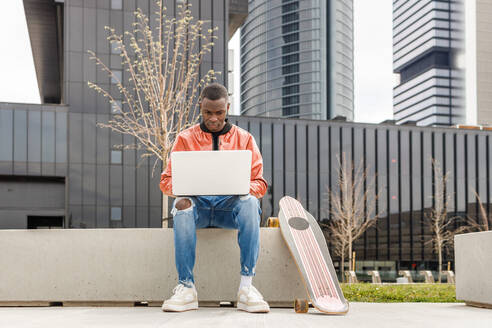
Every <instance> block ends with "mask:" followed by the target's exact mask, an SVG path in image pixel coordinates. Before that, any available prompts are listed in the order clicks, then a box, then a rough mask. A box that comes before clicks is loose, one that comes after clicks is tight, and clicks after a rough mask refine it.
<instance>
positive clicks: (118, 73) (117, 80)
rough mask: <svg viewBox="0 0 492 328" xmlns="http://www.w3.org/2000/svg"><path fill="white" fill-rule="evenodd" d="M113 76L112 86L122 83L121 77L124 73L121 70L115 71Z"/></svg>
mask: <svg viewBox="0 0 492 328" xmlns="http://www.w3.org/2000/svg"><path fill="white" fill-rule="evenodd" d="M112 71H113V75H114V76H111V83H112V84H118V83H120V82H121V76H122V72H121V70H119V69H113V70H112Z"/></svg>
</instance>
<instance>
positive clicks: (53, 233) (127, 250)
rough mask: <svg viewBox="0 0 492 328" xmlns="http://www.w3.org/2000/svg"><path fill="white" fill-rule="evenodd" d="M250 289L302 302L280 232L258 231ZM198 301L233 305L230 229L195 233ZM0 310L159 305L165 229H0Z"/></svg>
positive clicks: (172, 279)
mask: <svg viewBox="0 0 492 328" xmlns="http://www.w3.org/2000/svg"><path fill="white" fill-rule="evenodd" d="M260 236H261V249H260V254H259V261H258V264H257V268H256V277H255V278H254V279H253V284H254V285H255V286H256V287H257V288H258V289H259V290H260V291H261V292H262V293H263V295H264V297H265V299H266V300H267V301H269V302H270V303H271V305H272V306H273V307H274V306H285V305H289V306H291V305H292V304H293V301H294V299H295V298H306V296H307V294H306V291H305V289H304V285H303V283H302V280H301V278H300V276H299V273H298V271H297V267H296V264H295V262H294V261H293V260H292V258H291V255H290V253H289V250H288V249H287V247H286V245H285V243H284V241H283V239H282V236H281V234H280V229H278V228H261V233H260ZM197 237H198V238H197V261H196V265H195V280H196V287H197V290H198V297H199V301H200V302H202V303H203V304H205V303H206V302H220V301H227V302H235V301H236V293H237V288H238V286H239V270H240V266H239V247H238V245H237V231H235V230H225V229H201V230H198V232H197ZM0 249H1V250H2V256H0V267H1V268H2V270H0V305H2V304H3V305H15V304H24V303H25V302H31V303H32V304H39V305H42V304H44V303H43V302H64V304H69V303H70V302H72V304H77V303H80V302H119V303H121V302H129V303H133V302H148V303H149V304H151V303H152V304H154V305H160V303H162V300H164V299H166V298H168V297H169V296H170V295H171V292H172V289H173V287H174V286H176V284H177V273H176V269H175V265H174V245H173V231H172V229H167V228H165V229H66V230H0Z"/></svg>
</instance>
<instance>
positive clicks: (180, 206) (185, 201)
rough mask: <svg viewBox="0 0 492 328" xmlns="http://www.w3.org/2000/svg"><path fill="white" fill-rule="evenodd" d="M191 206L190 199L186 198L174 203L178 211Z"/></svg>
mask: <svg viewBox="0 0 492 328" xmlns="http://www.w3.org/2000/svg"><path fill="white" fill-rule="evenodd" d="M190 206H191V201H190V200H189V199H188V198H182V199H180V200H178V202H177V203H176V209H177V210H178V211H182V210H185V209H187V208H189V207H190Z"/></svg>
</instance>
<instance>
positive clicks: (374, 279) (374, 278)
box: [368, 270, 382, 284]
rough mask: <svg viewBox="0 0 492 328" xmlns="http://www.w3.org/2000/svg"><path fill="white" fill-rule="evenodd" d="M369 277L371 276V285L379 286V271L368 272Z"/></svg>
mask: <svg viewBox="0 0 492 328" xmlns="http://www.w3.org/2000/svg"><path fill="white" fill-rule="evenodd" d="M368 273H369V275H370V276H371V279H372V283H373V284H381V283H382V282H381V276H380V275H379V271H377V270H372V271H369V272H368Z"/></svg>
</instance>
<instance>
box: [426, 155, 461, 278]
mask: <svg viewBox="0 0 492 328" xmlns="http://www.w3.org/2000/svg"><path fill="white" fill-rule="evenodd" d="M432 169H433V173H434V196H433V198H434V206H433V207H432V209H431V210H430V212H428V213H427V215H426V216H425V218H426V224H427V225H428V226H429V228H430V229H431V231H432V238H431V239H430V240H429V241H427V242H426V244H432V245H433V247H434V251H435V252H436V253H437V256H438V260H439V282H441V276H442V251H443V248H444V247H446V246H448V245H450V244H451V243H452V242H453V238H454V232H453V231H451V229H450V225H451V224H452V223H453V222H454V220H455V217H450V216H449V215H448V208H449V202H450V199H451V194H449V193H447V192H446V185H447V183H448V180H449V172H446V173H443V171H442V168H441V166H440V164H439V161H437V160H436V159H432Z"/></svg>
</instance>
